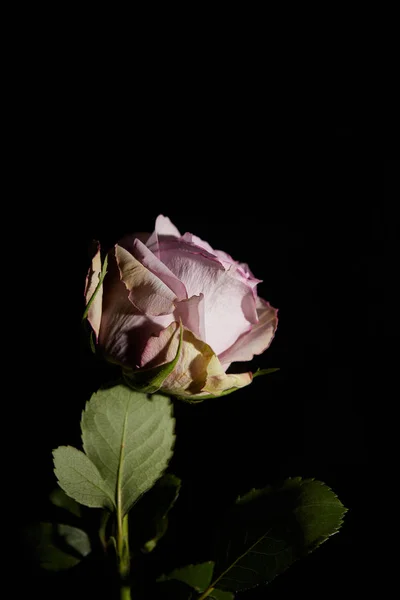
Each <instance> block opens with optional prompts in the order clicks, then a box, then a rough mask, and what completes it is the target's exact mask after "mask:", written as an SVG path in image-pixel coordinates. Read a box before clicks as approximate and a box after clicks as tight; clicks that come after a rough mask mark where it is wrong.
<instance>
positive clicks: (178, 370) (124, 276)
mask: <svg viewBox="0 0 400 600" xmlns="http://www.w3.org/2000/svg"><path fill="white" fill-rule="evenodd" d="M100 273H101V260H100V248H99V246H98V248H97V252H96V254H95V256H94V258H93V261H92V267H91V269H90V271H89V273H88V277H87V280H86V288H85V296H86V302H87V303H89V304H90V306H89V305H88V311H87V313H88V320H89V322H90V324H91V326H92V328H93V331H94V334H95V339H96V343H97V344H98V346H99V347H100V348H101V349H102V351H103V352H104V353H105V356H106V357H108V358H109V359H111V360H112V361H114V362H117V363H119V364H120V365H121V366H122V367H123V370H124V373H125V376H126V377H128V380H129V382H130V384H131V385H133V386H135V385H136V386H138V387H140V386H143V379H145V380H146V379H147V380H149V381H151V385H150V388H148V389H149V390H151V391H155V389H161V390H162V391H164V392H166V393H169V394H173V395H176V396H181V397H185V398H188V399H192V400H195V399H199V400H200V399H202V398H204V397H207V396H220V395H222V394H226V393H229V392H230V391H234V390H235V389H238V388H241V387H243V386H245V385H248V384H249V383H251V381H252V373H251V372H246V373H241V374H227V373H226V370H227V368H228V367H229V365H230V364H231V363H232V362H234V361H249V360H251V359H252V358H253V356H254V355H255V354H261V353H262V352H264V350H266V348H268V346H269V345H270V343H271V341H272V339H273V336H274V334H275V331H276V327H277V322H278V319H277V312H278V311H277V310H276V309H275V308H273V307H272V306H270V304H269V303H268V302H266V301H265V300H263V299H262V298H259V297H258V296H257V284H258V283H260V280H259V279H256V278H255V277H254V276H253V274H252V273H251V271H250V269H249V268H248V266H247V265H246V264H244V263H238V262H236V261H235V260H233V258H231V257H230V256H229V255H228V254H226V253H225V252H222V251H220V250H213V249H212V248H211V246H210V245H209V244H208V243H207V242H204V241H203V240H201V239H200V238H198V237H196V236H195V235H192V234H190V233H185V235H183V236H182V235H181V234H180V233H179V231H178V230H177V228H176V227H175V226H174V225H173V224H172V223H171V221H170V220H169V219H168V218H167V217H164V216H162V215H160V216H159V217H158V218H157V220H156V226H155V231H154V233H152V234H151V235H150V234H136V235H133V236H128V237H126V238H124V239H123V240H121V241H120V242H119V243H118V244H116V245H115V247H114V248H113V249H112V250H111V251H110V252H109V253H108V265H107V274H106V276H105V277H104V281H101V279H100V281H99V278H100ZM135 382H136V384H135Z"/></svg>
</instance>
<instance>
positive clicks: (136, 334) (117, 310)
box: [99, 248, 173, 368]
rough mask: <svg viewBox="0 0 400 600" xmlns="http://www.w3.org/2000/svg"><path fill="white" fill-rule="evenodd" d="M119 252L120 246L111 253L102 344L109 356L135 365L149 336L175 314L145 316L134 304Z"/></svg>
mask: <svg viewBox="0 0 400 600" xmlns="http://www.w3.org/2000/svg"><path fill="white" fill-rule="evenodd" d="M115 253H116V248H114V249H113V250H112V251H110V252H109V254H108V270H107V276H106V278H105V280H104V284H103V314H102V318H101V327H100V336H99V344H100V346H101V347H102V348H103V349H104V352H105V354H106V355H107V356H109V357H112V358H113V359H114V360H116V361H118V362H120V363H121V364H123V365H126V366H130V367H132V368H134V367H136V366H137V365H138V364H139V360H140V355H141V352H142V350H143V347H144V346H145V344H146V342H147V340H148V339H149V337H150V336H151V335H153V334H155V333H157V332H159V331H161V330H162V329H164V328H165V327H167V326H168V325H169V324H170V323H171V321H172V319H173V316H172V314H171V315H165V316H158V317H155V316H151V317H149V316H145V315H143V314H142V313H141V312H140V311H139V309H138V308H136V307H135V306H134V305H133V304H132V302H131V301H130V300H129V293H130V292H129V290H128V289H127V287H126V285H125V284H124V282H123V281H121V277H120V270H119V267H118V264H117V260H116V256H115Z"/></svg>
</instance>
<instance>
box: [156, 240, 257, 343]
mask: <svg viewBox="0 0 400 600" xmlns="http://www.w3.org/2000/svg"><path fill="white" fill-rule="evenodd" d="M160 250H161V251H162V256H163V261H164V263H165V264H166V266H167V267H168V268H169V270H170V271H172V272H173V273H174V274H175V275H176V277H177V278H178V279H179V280H180V281H182V282H183V283H184V284H185V287H186V289H187V292H188V295H189V297H191V296H198V295H199V294H201V293H203V294H204V313H205V337H203V336H202V339H204V340H205V341H206V342H207V344H209V345H210V346H211V347H212V348H213V349H214V351H215V352H216V353H217V354H219V353H221V352H224V350H226V349H227V348H229V347H230V346H231V345H232V344H233V343H234V342H235V341H236V340H237V339H238V337H239V336H240V335H241V334H242V333H244V332H246V331H248V330H249V328H250V326H251V324H252V323H256V322H257V313H256V305H255V298H254V294H253V290H252V288H251V286H249V285H247V283H246V282H245V281H244V280H243V278H238V277H236V276H235V272H234V271H233V272H231V270H230V269H229V270H227V271H226V270H225V268H224V267H223V265H222V264H221V263H220V262H219V260H217V259H216V258H215V257H210V255H209V253H208V252H207V251H206V250H204V249H201V248H198V247H197V246H194V245H192V244H190V243H189V242H185V241H184V240H174V241H171V240H169V241H168V242H163V241H161V242H160Z"/></svg>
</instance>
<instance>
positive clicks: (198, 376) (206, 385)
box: [141, 322, 252, 401]
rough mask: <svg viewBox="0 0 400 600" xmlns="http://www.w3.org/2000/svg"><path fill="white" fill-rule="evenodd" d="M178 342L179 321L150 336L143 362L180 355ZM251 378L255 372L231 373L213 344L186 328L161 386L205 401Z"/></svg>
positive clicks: (160, 361)
mask: <svg viewBox="0 0 400 600" xmlns="http://www.w3.org/2000/svg"><path fill="white" fill-rule="evenodd" d="M178 344H179V324H178V323H177V322H174V323H171V325H169V326H168V327H167V328H166V329H164V330H162V331H161V332H160V333H159V334H158V335H154V336H152V337H151V338H150V339H149V341H148V343H147V345H146V347H145V349H144V351H143V354H142V361H141V366H142V367H144V366H145V367H147V368H150V367H152V366H156V365H160V364H165V363H167V362H169V361H170V360H172V359H173V357H174V356H175V355H176V352H177V348H178ZM251 381H252V374H251V373H241V374H239V375H236V374H230V375H227V374H226V373H225V372H224V369H223V367H222V365H221V363H220V362H219V360H218V358H217V356H216V355H215V353H214V351H213V350H212V348H211V347H210V346H209V345H208V344H206V343H205V342H202V341H201V340H199V339H198V338H197V337H196V336H195V335H194V333H193V332H191V331H189V330H188V329H184V331H183V341H182V349H181V353H180V356H179V360H178V362H177V364H176V366H175V368H174V370H173V371H172V373H171V374H170V375H168V377H167V378H166V379H165V381H164V382H163V384H162V387H161V390H162V391H164V392H165V393H168V394H172V395H175V396H179V397H181V398H185V399H187V400H189V401H201V400H203V399H204V398H206V397H209V396H213V397H216V396H221V395H223V394H225V393H227V392H228V391H229V392H230V391H234V390H235V389H238V388H240V387H243V386H245V385H248V384H249V383H251Z"/></svg>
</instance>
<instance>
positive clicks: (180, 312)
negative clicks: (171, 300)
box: [174, 294, 205, 340]
mask: <svg viewBox="0 0 400 600" xmlns="http://www.w3.org/2000/svg"><path fill="white" fill-rule="evenodd" d="M175 306H176V308H175V311H174V319H175V321H179V319H181V320H182V324H183V326H184V327H185V328H186V329H190V331H192V332H193V333H194V334H195V335H196V336H197V337H198V338H199V339H201V340H204V337H205V328H204V326H205V315H204V295H203V294H199V295H198V296H192V297H191V298H189V299H188V300H181V302H177V303H176V304H175Z"/></svg>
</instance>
